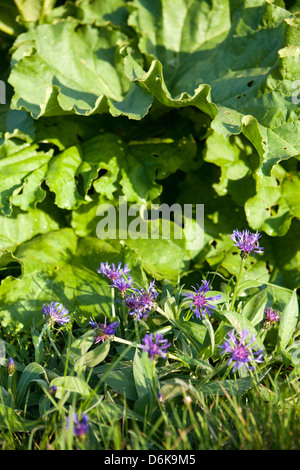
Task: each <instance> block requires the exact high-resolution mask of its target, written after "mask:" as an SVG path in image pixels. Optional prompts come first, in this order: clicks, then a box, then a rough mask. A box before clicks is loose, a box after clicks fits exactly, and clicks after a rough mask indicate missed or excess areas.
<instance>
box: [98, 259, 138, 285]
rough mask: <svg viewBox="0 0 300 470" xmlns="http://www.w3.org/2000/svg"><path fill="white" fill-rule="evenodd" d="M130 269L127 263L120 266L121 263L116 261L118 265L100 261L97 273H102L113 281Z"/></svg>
mask: <svg viewBox="0 0 300 470" xmlns="http://www.w3.org/2000/svg"><path fill="white" fill-rule="evenodd" d="M129 271H130V268H129V266H128V264H126V265H125V266H124V268H122V263H118V266H115V265H114V263H112V264H111V265H109V264H108V262H106V263H105V264H104V263H101V264H100V268H99V269H97V272H98V273H102V274H103V275H104V276H106V277H107V278H108V279H110V280H111V281H113V280H114V279H118V278H120V277H121V276H122V275H123V274H125V275H126V274H128V273H129Z"/></svg>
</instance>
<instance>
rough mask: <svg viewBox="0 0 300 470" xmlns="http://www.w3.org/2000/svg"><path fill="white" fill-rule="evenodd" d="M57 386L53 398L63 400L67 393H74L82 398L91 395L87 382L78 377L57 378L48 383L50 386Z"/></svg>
mask: <svg viewBox="0 0 300 470" xmlns="http://www.w3.org/2000/svg"><path fill="white" fill-rule="evenodd" d="M54 385H56V386H57V390H56V392H55V396H56V397H57V398H58V399H61V398H63V397H64V396H65V395H66V394H67V393H69V394H70V393H72V394H73V393H75V394H78V395H80V396H82V397H89V396H90V395H91V394H93V390H92V388H91V387H90V386H89V385H88V384H87V382H86V381H85V380H83V379H81V378H80V377H72V376H68V375H67V376H66V377H57V378H55V379H53V380H52V381H51V383H50V386H51V387H53V386H54Z"/></svg>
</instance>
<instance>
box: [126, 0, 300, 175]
mask: <svg viewBox="0 0 300 470" xmlns="http://www.w3.org/2000/svg"><path fill="white" fill-rule="evenodd" d="M133 6H134V7H135V10H134V11H133V13H132V14H131V15H130V17H129V20H128V22H129V24H130V25H131V26H133V28H135V30H136V31H137V33H138V34H139V36H140V39H139V48H140V50H141V52H142V53H144V54H145V55H146V57H147V62H148V64H149V68H148V71H146V72H145V70H144V69H142V67H141V66H140V65H139V64H137V63H135V61H134V59H133V56H132V55H130V51H129V50H128V56H127V58H126V59H125V67H126V68H125V70H126V73H127V76H128V77H130V78H131V80H133V81H135V82H137V83H139V84H141V85H142V86H144V87H145V88H146V89H147V90H149V91H150V92H151V93H153V95H154V96H155V97H156V98H157V99H158V100H159V101H160V102H161V103H163V104H164V105H165V106H174V107H175V106H180V107H182V106H191V105H193V106H196V107H198V108H199V109H201V110H202V111H203V112H205V113H206V114H208V115H209V116H210V117H211V118H212V119H213V122H212V128H213V129H214V130H216V131H217V132H218V133H219V134H221V135H223V136H224V137H228V136H230V135H236V134H240V133H241V132H242V133H244V135H245V136H246V137H247V138H248V139H249V140H250V141H251V142H252V143H253V145H254V147H255V148H256V150H257V152H258V154H259V156H260V166H261V168H262V172H263V174H265V175H269V174H270V171H271V169H272V167H273V166H274V164H275V163H277V162H279V161H281V160H286V159H288V158H290V157H292V156H297V155H299V151H300V146H299V143H298V142H297V141H296V140H295V139H294V136H295V132H296V133H297V130H298V131H299V125H300V124H299V123H300V120H299V106H298V105H297V103H296V102H295V100H292V96H293V93H294V89H293V80H294V79H295V77H296V76H298V74H299V47H298V46H297V45H298V44H299V40H298V39H296V38H299V28H298V20H296V18H295V17H294V16H293V15H292V14H291V13H290V12H288V11H287V10H285V9H284V8H280V7H278V6H276V5H274V4H271V3H270V2H265V0H258V1H256V2H255V4H254V5H253V2H252V1H251V0H247V1H245V2H239V1H234V2H230V8H229V2H227V1H226V2H224V1H215V2H208V1H202V2H198V1H196V0H194V1H190V2H188V1H184V0H180V1H178V3H177V5H176V7H177V8H176V9H175V10H174V5H173V3H170V2H168V1H167V0H155V1H152V0H151V1H150V0H149V1H146V2H145V1H141V0H135V1H134V2H133ZM250 8H251V15H250V14H249V9H250Z"/></svg>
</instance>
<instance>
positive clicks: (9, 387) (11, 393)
mask: <svg viewBox="0 0 300 470" xmlns="http://www.w3.org/2000/svg"><path fill="white" fill-rule="evenodd" d="M12 379H13V376H12V375H9V376H8V379H7V391H8V394H9V396H10V399H11V404H10V406H11V408H12V409H14V407H15V397H14V394H13V391H12Z"/></svg>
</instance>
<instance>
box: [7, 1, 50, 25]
mask: <svg viewBox="0 0 300 470" xmlns="http://www.w3.org/2000/svg"><path fill="white" fill-rule="evenodd" d="M14 2H15V4H16V6H17V8H18V10H19V12H20V15H21V18H22V19H23V20H24V21H37V20H39V19H42V18H43V16H44V15H46V14H47V13H49V12H50V11H51V9H52V8H53V7H54V5H55V3H56V0H14Z"/></svg>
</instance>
